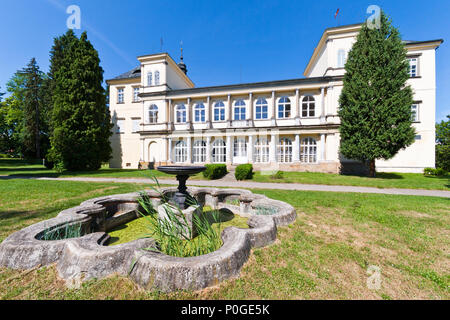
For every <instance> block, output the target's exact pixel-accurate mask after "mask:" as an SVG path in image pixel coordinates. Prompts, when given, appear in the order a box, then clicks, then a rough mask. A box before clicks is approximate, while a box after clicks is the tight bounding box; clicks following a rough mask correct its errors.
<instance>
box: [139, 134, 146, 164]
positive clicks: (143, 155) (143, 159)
mask: <svg viewBox="0 0 450 320" xmlns="http://www.w3.org/2000/svg"><path fill="white" fill-rule="evenodd" d="M141 142H142V146H141V159H140V161H143V162H145V140H144V139H141Z"/></svg>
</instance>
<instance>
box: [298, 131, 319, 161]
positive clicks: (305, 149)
mask: <svg viewBox="0 0 450 320" xmlns="http://www.w3.org/2000/svg"><path fill="white" fill-rule="evenodd" d="M317 159H318V157H317V140H316V139H314V138H312V137H306V138H303V139H302V141H301V143H300V162H302V163H317Z"/></svg>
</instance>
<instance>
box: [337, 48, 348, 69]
mask: <svg viewBox="0 0 450 320" xmlns="http://www.w3.org/2000/svg"><path fill="white" fill-rule="evenodd" d="M346 60H347V54H346V52H345V50H344V49H339V50H338V53H337V67H338V68H344V67H345V63H346V62H347V61H346Z"/></svg>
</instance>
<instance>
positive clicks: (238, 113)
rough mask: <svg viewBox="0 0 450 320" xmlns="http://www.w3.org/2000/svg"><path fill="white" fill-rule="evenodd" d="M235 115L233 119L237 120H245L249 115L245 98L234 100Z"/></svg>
mask: <svg viewBox="0 0 450 320" xmlns="http://www.w3.org/2000/svg"><path fill="white" fill-rule="evenodd" d="M233 111H234V116H233V119H234V120H236V121H242V120H245V119H246V117H247V115H246V112H247V105H246V103H245V101H244V100H243V99H238V100H236V101H235V102H234V108H233Z"/></svg>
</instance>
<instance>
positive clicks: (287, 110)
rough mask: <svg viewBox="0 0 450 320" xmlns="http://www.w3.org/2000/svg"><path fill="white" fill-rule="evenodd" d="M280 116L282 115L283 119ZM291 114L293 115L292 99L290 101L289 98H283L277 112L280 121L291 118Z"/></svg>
mask: <svg viewBox="0 0 450 320" xmlns="http://www.w3.org/2000/svg"><path fill="white" fill-rule="evenodd" d="M280 114H282V116H281V117H280ZM291 114H292V108H291V99H289V97H287V96H284V97H281V98H280V99H279V100H278V110H277V117H278V119H287V118H290V117H291Z"/></svg>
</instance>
